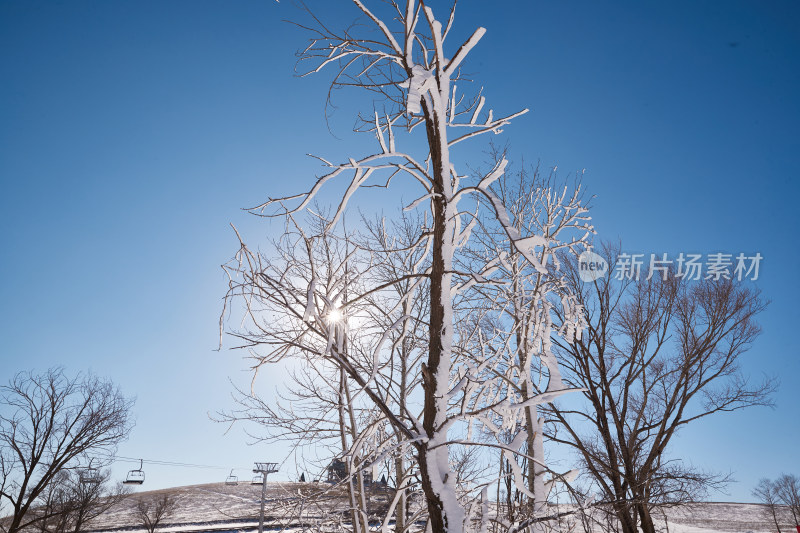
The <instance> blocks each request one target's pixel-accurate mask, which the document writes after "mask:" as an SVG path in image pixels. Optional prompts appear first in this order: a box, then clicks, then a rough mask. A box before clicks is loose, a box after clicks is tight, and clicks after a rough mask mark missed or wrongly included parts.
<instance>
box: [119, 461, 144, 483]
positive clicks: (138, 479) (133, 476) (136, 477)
mask: <svg viewBox="0 0 800 533" xmlns="http://www.w3.org/2000/svg"><path fill="white" fill-rule="evenodd" d="M143 464H144V460H142V459H139V468H137V469H136V470H129V471H128V477H126V478H125V481H123V483H124V484H126V485H141V484H142V483H144V470H142V465H143Z"/></svg>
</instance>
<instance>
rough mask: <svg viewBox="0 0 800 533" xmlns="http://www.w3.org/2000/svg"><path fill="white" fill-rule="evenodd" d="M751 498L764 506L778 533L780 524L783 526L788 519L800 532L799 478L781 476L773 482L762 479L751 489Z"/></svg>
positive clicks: (788, 475)
mask: <svg viewBox="0 0 800 533" xmlns="http://www.w3.org/2000/svg"><path fill="white" fill-rule="evenodd" d="M753 496H755V497H756V498H758V499H759V500H761V503H763V504H764V505H765V506H766V509H767V513H768V514H769V516H770V518H772V521H773V523H774V524H775V527H776V528H778V533H780V531H781V526H780V523H781V522H783V523H784V524H785V523H786V522H788V520H789V517H791V519H792V520H793V521H794V524H795V527H796V528H797V529H798V531H800V478H798V477H797V476H795V475H794V474H782V475H781V476H780V477H778V479H776V480H775V481H772V480H770V479H767V478H762V479H761V480H760V481H759V482H758V485H756V488H755V489H753Z"/></svg>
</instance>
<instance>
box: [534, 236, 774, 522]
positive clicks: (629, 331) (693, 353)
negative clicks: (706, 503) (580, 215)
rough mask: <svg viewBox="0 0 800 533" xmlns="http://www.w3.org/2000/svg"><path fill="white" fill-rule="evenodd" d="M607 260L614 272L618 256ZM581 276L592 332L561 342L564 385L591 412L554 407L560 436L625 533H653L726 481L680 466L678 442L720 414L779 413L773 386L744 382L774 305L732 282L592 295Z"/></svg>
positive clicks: (665, 282)
mask: <svg viewBox="0 0 800 533" xmlns="http://www.w3.org/2000/svg"><path fill="white" fill-rule="evenodd" d="M604 254H605V258H606V260H607V262H608V263H609V265H610V267H609V272H615V271H616V269H615V264H616V259H617V257H618V252H617V250H616V249H614V248H610V247H606V248H605V249H604ZM570 265H571V269H572V271H571V275H570V276H569V278H568V279H569V281H570V287H571V288H572V291H571V292H572V294H574V295H575V296H576V297H577V298H579V303H580V304H582V307H583V309H584V319H585V322H586V324H587V328H586V332H585V333H584V335H583V336H582V337H580V338H578V337H576V338H575V339H574V341H573V342H571V343H568V342H563V341H560V340H558V339H556V341H555V342H556V344H557V346H558V355H559V357H560V361H561V368H562V371H563V372H564V382H565V383H567V384H568V385H569V386H572V387H575V388H581V389H583V392H582V395H583V397H584V399H585V402H584V404H583V405H582V406H580V407H577V406H571V407H568V406H566V405H556V406H554V407H548V415H549V419H550V422H552V424H550V425H549V426H548V427H549V428H550V430H551V431H550V435H549V436H550V437H551V438H552V439H554V440H555V441H557V442H561V443H564V444H566V445H568V446H570V447H572V448H573V449H574V450H575V452H576V453H577V454H578V456H579V457H580V458H581V459H582V462H583V465H584V466H585V468H586V469H587V472H588V474H589V475H590V476H591V480H592V482H593V483H594V484H595V487H596V488H597V489H598V490H599V493H600V503H602V504H606V505H608V506H610V507H611V508H612V509H613V512H614V514H615V516H616V518H617V520H619V522H620V527H621V530H622V532H623V533H635V532H636V531H637V526H638V527H640V528H641V530H642V531H644V532H645V533H653V532H654V531H655V529H654V525H653V518H652V516H651V514H652V512H653V510H654V509H655V508H657V507H663V506H668V505H672V504H675V503H680V502H684V501H687V500H693V499H697V498H699V497H701V496H702V495H703V494H704V493H705V492H706V491H707V490H708V489H709V488H711V487H717V486H719V485H720V484H723V483H724V482H725V481H726V477H725V476H720V475H717V474H713V473H708V472H702V471H698V470H695V469H693V468H691V467H690V466H688V465H686V464H685V463H683V462H682V461H680V460H677V459H672V458H670V457H669V455H668V450H669V445H670V443H671V441H672V439H673V437H674V436H675V435H676V434H677V432H678V431H679V430H680V429H681V428H683V427H684V426H686V425H687V424H690V423H692V422H694V421H697V420H701V419H703V418H705V417H707V416H710V415H713V414H715V413H721V412H725V411H734V410H738V409H744V408H747V407H751V406H757V405H771V401H770V395H771V392H772V391H773V390H774V388H775V385H776V384H775V382H774V380H770V379H766V380H765V381H763V382H762V383H757V384H751V383H750V381H749V380H748V379H747V378H746V377H745V376H743V375H742V374H741V372H740V371H739V362H740V359H741V357H742V356H743V354H744V353H745V352H746V351H747V350H748V348H749V347H750V346H751V344H752V343H753V341H754V340H755V339H756V337H757V336H758V334H759V332H760V329H759V327H758V325H757V324H756V322H755V318H756V315H758V313H760V312H761V311H762V310H763V309H764V306H765V304H764V303H763V301H762V300H761V299H760V297H759V294H758V292H757V291H755V290H754V289H752V288H750V287H749V286H747V285H746V284H744V283H737V282H736V281H733V280H725V279H720V280H719V281H714V280H712V279H707V280H699V281H687V280H684V279H682V278H681V277H678V276H677V275H676V273H675V272H671V273H670V272H661V273H655V275H652V276H645V275H642V276H640V277H639V279H635V276H631V278H633V279H629V278H628V276H624V277H622V276H618V275H614V276H608V277H604V278H600V279H598V280H595V281H594V282H588V283H585V284H583V282H581V281H580V279H579V276H578V267H577V264H576V263H575V262H574V261H573V262H571V263H570ZM618 277H620V278H621V279H616V278H618ZM648 278H649V279H648ZM587 426H588V427H589V428H590V430H584V429H582V428H585V427H587Z"/></svg>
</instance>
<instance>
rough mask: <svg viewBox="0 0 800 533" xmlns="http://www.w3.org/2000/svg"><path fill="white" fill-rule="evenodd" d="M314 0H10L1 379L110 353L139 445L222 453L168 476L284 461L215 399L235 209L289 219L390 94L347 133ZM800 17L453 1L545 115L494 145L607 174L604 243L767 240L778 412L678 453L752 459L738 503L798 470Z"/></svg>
mask: <svg viewBox="0 0 800 533" xmlns="http://www.w3.org/2000/svg"><path fill="white" fill-rule="evenodd" d="M433 5H434V9H437V8H438V9H439V10H443V9H444V8H443V7H439V5H440V4H439V3H438V2H437V3H434V4H433ZM442 5H443V4H442ZM311 6H312V7H315V6H314V3H312V4H311ZM341 6H343V7H341ZM340 7H341V9H340ZM316 9H317V11H318V12H319V13H320V14H321V15H322V16H323V17H325V18H326V19H327V20H332V21H333V22H332V25H334V26H335V25H336V24H339V25H341V24H344V23H346V22H348V21H349V20H351V19H352V18H353V17H354V15H355V12H354V11H353V9H352V7H351V6H349V5H348V4H347V3H346V2H326V3H321V2H320V3H318V6H317V8H316ZM301 17H302V13H301V12H300V11H299V10H298V9H296V7H294V6H293V5H292V3H291V2H282V3H273V2H266V1H263V2H255V1H248V2H245V1H242V2H236V3H229V2H221V1H216V2H212V1H193V2H188V1H173V2H154V1H151V2H127V1H120V2H101V1H96V2H89V1H75V2H36V1H24V2H23V1H5V2H1V3H0V80H2V83H0V184H1V185H2V194H0V225H1V226H0V227H2V232H0V335H1V336H2V339H3V347H2V351H0V369H1V370H0V379H2V380H3V381H5V380H6V379H7V378H8V377H10V376H11V375H12V374H13V373H14V372H15V371H17V370H21V369H28V368H38V369H44V368H47V367H49V366H52V365H56V364H61V365H65V366H66V367H67V368H68V369H69V370H70V371H79V370H86V369H91V370H92V371H94V372H96V373H98V374H100V375H103V376H107V377H109V378H111V379H113V380H114V381H116V382H117V383H119V385H120V386H121V387H122V389H123V391H124V392H125V393H127V394H129V395H136V396H137V398H138V400H137V404H136V408H135V414H136V418H137V426H136V428H135V430H134V432H133V434H132V435H131V438H130V439H129V440H128V441H127V442H126V443H125V444H124V445H123V446H122V447H121V448H120V455H122V456H126V457H144V458H146V459H147V458H151V459H159V460H167V461H177V462H184V463H197V464H205V465H218V466H220V467H222V468H220V469H217V470H214V469H192V468H166V467H163V466H162V467H159V466H156V465H151V467H150V468H149V469H148V466H147V464H145V469H146V470H148V476H149V478H148V486H149V487H150V488H158V487H163V486H170V485H177V484H184V483H196V482H203V481H217V480H222V479H223V478H224V477H225V475H227V470H225V469H230V468H234V467H236V468H240V470H239V473H240V475H242V476H244V475H245V474H246V470H245V469H246V468H248V467H250V466H251V464H252V461H255V460H280V459H281V457H280V455H281V454H280V451H279V450H276V449H274V448H265V447H263V446H262V447H259V446H253V447H250V446H247V445H246V441H247V439H246V438H245V436H244V435H243V434H242V432H241V430H239V429H234V430H232V431H231V432H230V433H229V434H228V435H223V432H224V429H225V428H224V427H221V426H220V425H218V424H215V423H213V422H211V421H209V419H208V416H207V413H208V412H213V411H216V410H218V409H224V408H226V407H230V406H231V403H230V399H229V394H230V391H231V387H230V385H229V383H228V380H229V379H231V380H233V381H234V382H236V383H240V384H244V383H247V373H246V364H245V363H243V362H242V361H241V359H240V354H238V353H233V352H230V351H227V350H223V351H215V349H216V347H217V342H218V332H217V320H218V316H219V312H220V309H221V298H222V296H223V294H224V291H225V281H224V278H223V276H222V271H221V269H220V268H219V265H220V264H222V263H224V262H225V261H226V260H227V259H228V258H230V257H231V256H232V255H233V253H234V252H235V251H236V240H235V238H234V235H233V233H232V231H231V229H230V227H229V223H234V224H236V225H237V227H241V228H242V230H243V231H245V232H246V233H247V234H248V235H250V236H251V237H252V238H253V239H258V238H261V237H262V236H264V237H265V236H267V235H269V233H270V232H271V231H274V228H270V227H269V225H268V224H265V223H263V221H258V220H255V219H252V218H249V217H247V216H246V215H245V214H244V213H243V212H242V211H241V208H242V207H247V206H250V205H253V204H256V203H259V202H260V201H262V200H264V199H266V197H268V196H278V195H281V194H287V193H292V192H297V191H298V190H300V189H303V188H305V187H306V186H307V185H308V184H309V183H310V182H311V180H312V179H313V176H314V174H315V173H316V172H318V171H319V167H318V166H317V165H315V164H314V163H313V162H312V161H310V160H309V159H308V158H306V157H305V156H304V154H306V153H308V152H313V153H316V154H320V155H323V156H326V157H330V158H333V159H337V158H344V157H347V156H348V155H351V154H356V155H357V154H361V153H365V152H366V151H367V150H370V149H371V147H370V146H368V145H367V144H365V142H366V141H367V140H366V139H359V138H358V137H357V136H355V135H354V134H352V133H351V132H350V126H351V125H352V122H353V120H352V115H351V114H350V113H349V110H351V109H352V108H354V107H361V108H362V109H365V108H366V109H369V108H370V107H371V104H370V103H369V101H364V100H358V99H357V98H358V96H359V95H358V94H357V93H356V94H348V93H342V94H337V95H336V103H338V104H340V106H341V107H340V108H339V109H338V110H336V111H335V112H334V114H333V116H332V119H331V121H330V128H331V130H330V131H329V129H328V126H327V125H326V123H325V120H324V99H325V94H326V89H327V82H328V81H329V78H328V77H327V76H325V75H321V76H317V77H312V78H303V79H300V78H297V77H294V76H293V68H294V60H295V58H294V55H293V53H294V51H295V50H296V49H298V48H300V47H302V46H303V43H304V38H305V36H304V34H303V32H302V31H301V30H298V29H297V28H295V27H293V26H292V25H290V24H287V23H285V22H282V20H283V19H293V20H299V19H300V18H301ZM798 23H800V7H799V6H798V4H797V3H796V2H790V1H774V2H769V3H763V2H758V3H757V2H737V1H726V2H711V1H708V2H690V1H676V2H669V3H664V2H632V1H631V2H614V3H598V2H589V1H580V2H579V1H575V2H539V1H535V2H474V1H473V2H468V1H463V2H461V3H460V6H459V10H458V12H457V17H456V28H457V30H458V31H459V32H461V33H460V34H459V35H461V34H464V36H466V34H468V33H470V32H471V31H472V30H473V29H474V28H475V27H477V26H478V25H482V26H485V27H486V28H487V30H488V31H487V34H486V36H485V37H484V39H483V40H482V42H481V44H480V45H479V47H478V48H476V49H475V50H474V52H473V54H472V55H471V56H470V59H469V62H468V63H467V65H466V70H467V71H468V72H469V73H470V74H472V75H473V78H474V79H475V80H476V81H477V82H478V83H479V84H480V85H483V86H484V87H485V95H486V96H487V99H488V101H489V103H490V104H491V105H492V106H493V107H494V109H495V111H496V113H502V112H504V113H510V112H514V111H516V110H518V109H520V108H523V107H529V108H531V113H529V114H528V115H526V116H524V117H522V118H521V119H518V120H517V121H516V122H515V123H514V124H513V125H512V126H510V127H508V128H506V131H505V134H504V136H503V137H502V138H501V139H498V140H499V141H501V142H505V141H506V140H507V141H508V142H509V143H510V145H511V147H512V150H513V153H514V154H515V155H516V156H519V157H521V156H524V158H525V160H526V161H528V162H535V161H537V160H539V161H540V162H541V165H542V166H543V167H552V166H554V165H558V167H559V172H561V173H562V175H568V174H570V173H573V172H575V171H580V170H582V169H586V174H585V178H584V182H585V184H586V186H587V187H588V189H589V191H590V192H591V193H592V194H594V195H595V196H596V199H595V200H594V202H593V206H594V207H593V210H592V214H593V217H594V221H595V225H596V227H597V228H598V231H599V236H600V237H601V238H606V239H611V240H615V239H620V240H621V241H622V243H623V248H625V249H626V250H630V251H635V252H642V253H651V252H652V253H662V252H669V253H677V252H681V251H684V252H687V253H688V252H693V253H703V254H706V253H713V252H727V253H734V254H735V253H738V252H745V253H747V254H753V253H755V252H760V253H761V254H762V256H764V261H763V263H762V268H761V277H760V279H759V281H758V286H759V288H760V289H761V290H762V291H763V294H764V296H765V297H766V298H767V299H769V300H771V305H770V307H769V309H768V310H767V311H766V312H765V313H764V314H763V315H762V317H761V323H762V326H763V329H764V334H763V335H762V337H761V338H760V339H759V341H758V342H757V343H756V344H755V346H753V348H752V350H751V352H749V353H748V355H747V356H746V359H747V363H746V365H745V369H746V370H747V371H748V372H750V373H751V374H753V375H755V376H758V375H760V374H761V373H766V374H768V375H779V376H780V377H781V379H782V387H781V389H780V392H779V393H778V394H777V395H776V397H775V401H776V403H777V407H776V409H774V410H769V409H754V410H752V411H749V412H742V413H734V414H728V415H724V414H723V415H721V416H719V417H717V418H714V419H709V420H708V421H706V422H703V423H702V424H701V425H699V426H697V427H694V428H690V429H687V430H686V431H684V433H683V434H682V435H681V437H680V440H679V442H678V443H677V445H676V447H675V448H674V450H673V452H674V454H675V455H678V456H683V457H691V458H692V462H693V463H694V464H696V465H699V466H703V467H705V468H708V469H714V470H725V471H728V470H730V471H733V476H734V478H736V479H738V480H739V482H738V483H736V484H734V485H732V486H731V487H730V495H718V496H717V497H716V498H717V499H731V500H738V501H745V500H749V499H750V495H749V493H750V489H751V488H752V486H753V485H754V484H755V483H756V481H757V480H758V478H759V477H762V476H767V477H775V476H777V475H779V474H780V473H781V472H794V473H800V463H798V456H797V454H796V453H795V450H796V447H797V442H798V441H799V440H800V430H799V429H798V420H800V392H798V391H799V390H800V389H799V388H798V387H797V386H796V384H795V383H794V381H795V376H797V375H798V374H799V373H800V364H798V358H799V356H800V353H798V341H797V337H796V336H795V335H794V334H793V333H792V332H793V331H794V328H795V327H797V324H798V321H799V320H800V316H799V313H798V308H797V302H798V300H799V299H800V281H799V280H798V276H799V275H800V269H798V264H800V255H799V254H798V249H797V241H798V239H797V237H796V227H797V223H798V208H797V202H798V198H799V197H800V186H798V178H797V176H798V171H800V157H798V153H800V146H799V145H800V136H799V135H798V134H797V125H798V119H800V109H798V107H799V106H800V99H798V98H797V96H796V94H797V87H798V85H800V83H798V82H800V79H799V78H800V68H798V66H800V61H799V59H800V34H798V32H797V31H796V28H797V27H798ZM455 40H456V39H454V41H455ZM456 44H457V43H455V42H453V43H451V46H455V45H456ZM473 147H474V148H473V149H476V150H480V149H482V145H481V144H480V143H476V144H475V145H473ZM409 194H410V193H409ZM279 382H280V376H279V375H273V376H270V377H269V378H268V379H266V380H265V381H264V382H262V383H261V384H260V386H262V387H264V390H266V391H269V390H270V388H271V387H273V386H275V385H277V384H278V383H279ZM129 467H130V468H132V467H133V466H131V465H126V464H123V463H120V464H118V465H116V467H115V468H116V470H117V471H118V472H119V473H120V474H122V473H123V472H124V470H125V469H127V468H129ZM290 472H291V468H289V467H288V466H287V468H286V469H285V472H283V473H282V474H279V475H278V476H284V477H285V476H288V475H290Z"/></svg>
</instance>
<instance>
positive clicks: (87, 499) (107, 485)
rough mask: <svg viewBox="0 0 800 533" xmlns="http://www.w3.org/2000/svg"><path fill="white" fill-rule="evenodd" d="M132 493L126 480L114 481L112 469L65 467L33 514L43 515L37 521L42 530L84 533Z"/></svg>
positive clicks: (38, 501) (39, 501)
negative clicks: (101, 516)
mask: <svg viewBox="0 0 800 533" xmlns="http://www.w3.org/2000/svg"><path fill="white" fill-rule="evenodd" d="M128 494H130V490H129V489H128V487H126V486H125V485H123V484H122V483H116V484H113V485H112V484H111V482H110V471H108V470H100V469H80V470H62V471H61V472H59V473H58V475H57V476H56V477H55V479H54V481H53V482H52V483H51V484H50V485H48V487H47V489H46V490H45V491H44V492H43V494H42V495H41V496H40V498H39V499H38V500H37V503H36V507H35V508H34V509H33V511H31V513H32V514H34V515H41V516H42V520H40V521H39V522H38V523H37V524H36V528H37V529H38V530H39V531H41V532H42V533H80V532H81V531H83V530H84V527H85V526H86V525H87V524H89V523H90V522H91V521H92V520H94V519H95V518H97V517H98V516H100V515H102V514H103V513H105V512H106V511H108V510H109V509H110V508H111V507H113V506H115V505H117V504H118V503H119V502H121V501H122V500H123V499H124V498H126V497H127V496H128Z"/></svg>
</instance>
